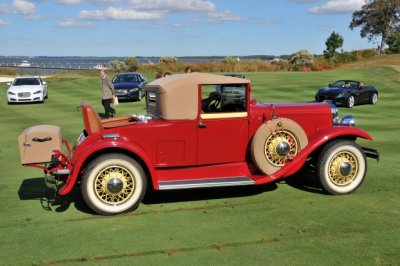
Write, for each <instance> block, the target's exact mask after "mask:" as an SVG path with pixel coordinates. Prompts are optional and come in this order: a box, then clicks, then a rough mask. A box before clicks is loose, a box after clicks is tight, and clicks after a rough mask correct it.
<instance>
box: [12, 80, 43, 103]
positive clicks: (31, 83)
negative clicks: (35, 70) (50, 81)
mask: <svg viewBox="0 0 400 266" xmlns="http://www.w3.org/2000/svg"><path fill="white" fill-rule="evenodd" d="M7 85H8V86H10V87H9V88H8V90H7V101H8V103H9V104H10V103H21V102H44V100H45V99H46V98H47V97H48V91H47V83H46V81H43V80H42V78H41V77H39V76H19V77H16V78H15V79H14V81H13V82H12V83H7Z"/></svg>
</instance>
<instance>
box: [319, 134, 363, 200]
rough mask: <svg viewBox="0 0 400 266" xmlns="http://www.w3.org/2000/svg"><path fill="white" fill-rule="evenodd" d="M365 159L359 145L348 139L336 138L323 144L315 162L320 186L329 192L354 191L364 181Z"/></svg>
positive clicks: (340, 193) (334, 193) (337, 193)
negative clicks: (325, 144)
mask: <svg viewBox="0 0 400 266" xmlns="http://www.w3.org/2000/svg"><path fill="white" fill-rule="evenodd" d="M366 172H367V160H366V157H365V154H364V152H363V151H362V149H361V147H360V146H359V145H358V144H357V143H355V142H354V141H350V140H337V141H334V142H332V143H329V144H328V145H327V146H325V147H324V148H323V149H322V151H321V154H320V157H319V160H318V163H317V175H318V177H319V179H320V182H321V185H322V187H323V188H324V189H325V190H326V191H327V192H328V193H330V194H333V195H342V194H349V193H351V192H353V191H355V190H356V189H357V188H358V187H359V186H360V185H361V183H362V182H363V181H364V178H365V175H366Z"/></svg>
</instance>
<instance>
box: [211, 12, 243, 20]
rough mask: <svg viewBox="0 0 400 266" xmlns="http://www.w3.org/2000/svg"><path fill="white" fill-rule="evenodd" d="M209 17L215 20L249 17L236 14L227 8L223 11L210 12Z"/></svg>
mask: <svg viewBox="0 0 400 266" xmlns="http://www.w3.org/2000/svg"><path fill="white" fill-rule="evenodd" d="M208 17H209V18H210V21H213V22H228V21H243V20H246V19H247V18H246V17H239V16H236V15H234V14H233V13H232V12H231V11H230V10H225V11H224V12H221V13H216V12H215V13H209V14H208Z"/></svg>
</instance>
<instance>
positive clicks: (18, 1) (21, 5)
mask: <svg viewBox="0 0 400 266" xmlns="http://www.w3.org/2000/svg"><path fill="white" fill-rule="evenodd" d="M13 10H14V12H15V13H18V14H21V15H32V14H35V13H36V7H35V5H34V4H33V3H31V2H28V1H24V0H14V3H13Z"/></svg>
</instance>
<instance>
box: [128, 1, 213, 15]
mask: <svg viewBox="0 0 400 266" xmlns="http://www.w3.org/2000/svg"><path fill="white" fill-rule="evenodd" d="M129 3H130V4H132V6H134V7H135V8H136V9H148V10H163V11H167V12H213V11H215V9H216V7H215V4H214V3H213V2H211V1H204V0H130V1H129Z"/></svg>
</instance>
